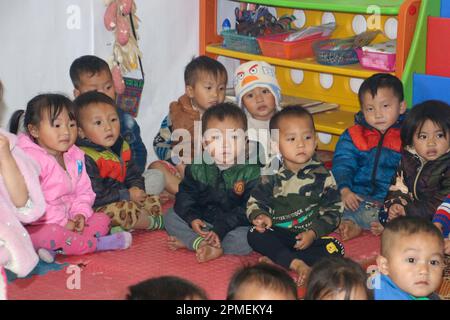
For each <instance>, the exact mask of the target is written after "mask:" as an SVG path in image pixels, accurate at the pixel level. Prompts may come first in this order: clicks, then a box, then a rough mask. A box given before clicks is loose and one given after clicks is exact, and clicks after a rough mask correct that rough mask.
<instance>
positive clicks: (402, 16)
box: [200, 0, 427, 150]
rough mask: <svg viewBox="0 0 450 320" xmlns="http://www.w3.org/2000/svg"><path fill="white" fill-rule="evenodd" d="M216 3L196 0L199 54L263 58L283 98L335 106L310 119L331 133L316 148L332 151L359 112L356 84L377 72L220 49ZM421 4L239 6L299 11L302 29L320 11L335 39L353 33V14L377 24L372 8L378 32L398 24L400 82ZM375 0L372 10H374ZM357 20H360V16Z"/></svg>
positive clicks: (366, 0)
mask: <svg viewBox="0 0 450 320" xmlns="http://www.w3.org/2000/svg"><path fill="white" fill-rule="evenodd" d="M217 1H218V0H200V53H201V54H207V55H209V56H211V57H214V58H217V57H218V56H224V57H230V58H235V59H239V60H241V61H248V60H264V61H266V62H268V63H270V64H272V65H273V66H275V67H276V73H277V78H278V81H279V83H280V86H281V88H282V92H283V94H285V95H289V96H298V97H304V98H309V99H315V100H322V101H326V102H330V103H338V104H339V105H340V108H339V109H337V110H333V111H329V112H324V113H319V114H315V115H314V120H315V124H316V128H317V130H318V131H319V132H322V133H326V134H330V135H331V139H330V141H329V142H328V143H326V144H325V143H320V145H319V147H320V148H321V149H325V150H333V149H334V147H335V144H336V142H337V140H338V138H339V135H340V134H342V133H343V132H344V130H345V129H346V128H348V127H349V126H351V125H352V124H353V119H354V114H355V113H356V112H357V111H358V110H359V103H358V98H357V94H356V93H355V91H357V87H359V86H358V84H360V83H361V82H362V81H363V80H364V79H366V78H368V77H370V76H371V75H372V74H374V73H376V72H377V71H372V70H367V69H363V68H362V67H361V66H360V65H359V64H355V65H349V66H325V65H321V64H319V63H317V62H316V61H315V59H314V58H307V59H299V60H285V59H277V58H271V57H266V56H263V55H254V54H248V53H243V52H238V51H233V50H229V49H226V48H223V47H222V46H221V43H222V40H223V39H222V37H221V36H220V35H218V33H217V7H218V4H217ZM424 1H427V0H376V1H374V0H253V1H252V0H250V1H242V2H250V3H256V4H261V5H267V6H270V7H274V8H275V9H276V11H277V15H278V16H282V15H284V14H295V12H296V11H295V10H302V14H304V16H305V17H306V21H305V24H304V26H311V25H318V24H321V23H322V18H323V16H324V14H325V13H327V14H328V15H330V14H332V15H333V17H334V20H335V21H336V24H337V29H336V31H335V32H334V33H333V37H334V38H343V37H349V36H353V35H355V32H354V31H353V29H352V21H353V19H354V17H355V15H359V16H363V17H364V20H365V21H366V22H367V21H372V22H376V21H377V20H376V18H375V17H374V16H373V15H372V14H373V13H374V12H375V11H374V10H377V11H376V12H377V13H378V14H379V20H378V22H379V23H380V27H381V29H384V26H385V24H386V23H387V21H388V20H390V22H393V21H394V24H395V22H396V23H397V26H398V27H397V65H396V72H395V74H396V75H397V76H399V77H400V78H401V76H402V72H403V70H404V67H405V64H406V61H407V57H408V52H409V49H410V47H411V42H412V40H413V37H414V29H415V26H416V21H417V18H418V15H419V11H420V5H421V3H422V2H424ZM233 2H236V6H237V5H238V4H239V3H238V2H240V1H233ZM374 2H375V3H376V5H377V7H374V6H373V4H374ZM368 9H369V11H368ZM368 12H369V13H368ZM358 18H360V19H361V17H358ZM393 18H394V19H395V20H394V19H393ZM384 40H387V38H386V36H385V35H379V36H378V37H377V38H376V39H375V42H381V41H384ZM292 70H294V71H292ZM292 72H294V73H296V72H297V73H298V72H300V74H301V77H300V78H301V80H302V81H301V83H295V82H294V81H293V78H292ZM322 77H324V78H327V79H328V80H330V79H332V84H331V86H330V87H329V86H322V85H321V79H322Z"/></svg>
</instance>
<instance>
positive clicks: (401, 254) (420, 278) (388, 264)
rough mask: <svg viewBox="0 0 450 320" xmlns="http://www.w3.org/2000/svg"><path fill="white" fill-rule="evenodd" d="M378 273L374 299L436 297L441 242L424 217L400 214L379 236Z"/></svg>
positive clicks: (442, 257)
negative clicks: (379, 274) (378, 277)
mask: <svg viewBox="0 0 450 320" xmlns="http://www.w3.org/2000/svg"><path fill="white" fill-rule="evenodd" d="M377 265H378V269H379V270H380V272H381V277H380V281H379V284H378V285H376V286H375V300H429V299H432V300H436V299H439V297H438V296H437V295H436V294H435V293H434V292H435V291H436V290H437V289H438V288H439V286H440V284H441V281H442V271H443V268H444V241H443V238H442V234H441V233H440V232H439V230H438V229H437V228H436V227H435V226H434V225H433V224H432V223H431V222H430V221H428V220H426V219H422V218H417V217H400V218H398V219H395V220H393V221H391V222H389V223H387V224H386V227H385V229H384V232H383V234H382V235H381V255H380V256H378V258H377Z"/></svg>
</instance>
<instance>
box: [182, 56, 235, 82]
mask: <svg viewBox="0 0 450 320" xmlns="http://www.w3.org/2000/svg"><path fill="white" fill-rule="evenodd" d="M200 72H206V73H209V74H211V75H214V76H215V77H216V78H218V77H220V76H222V75H223V76H225V83H226V82H227V81H228V73H227V69H225V66H224V65H223V64H222V63H220V62H219V61H217V60H216V59H213V58H210V57H208V56H199V57H197V58H194V59H192V60H191V62H189V63H188V65H187V66H186V68H185V69H184V83H185V85H187V86H192V87H193V86H194V85H195V83H196V82H197V79H198V74H199V73H200Z"/></svg>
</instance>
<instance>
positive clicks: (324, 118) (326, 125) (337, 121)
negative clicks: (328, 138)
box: [313, 109, 355, 135]
mask: <svg viewBox="0 0 450 320" xmlns="http://www.w3.org/2000/svg"><path fill="white" fill-rule="evenodd" d="M313 118H314V125H315V126H316V130H317V131H320V132H326V133H330V134H334V135H341V134H342V133H344V131H345V129H347V128H349V127H351V126H352V125H353V124H354V119H355V112H352V111H345V110H342V109H335V110H330V111H325V112H320V113H315V114H313Z"/></svg>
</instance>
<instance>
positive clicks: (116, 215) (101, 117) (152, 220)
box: [74, 91, 163, 231]
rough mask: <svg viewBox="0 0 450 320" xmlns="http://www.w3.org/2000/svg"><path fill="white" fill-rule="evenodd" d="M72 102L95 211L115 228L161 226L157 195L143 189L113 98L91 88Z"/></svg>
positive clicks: (151, 228) (142, 181) (154, 227)
mask: <svg viewBox="0 0 450 320" xmlns="http://www.w3.org/2000/svg"><path fill="white" fill-rule="evenodd" d="M74 104H75V115H76V119H77V121H78V124H79V128H78V132H79V139H78V140H77V144H78V146H79V147H80V148H81V150H83V151H84V152H85V154H86V157H85V159H86V160H85V161H86V170H87V173H88V175H89V177H90V179H91V183H92V188H93V190H94V192H95V194H96V197H95V202H94V207H95V210H96V211H99V212H104V213H106V214H107V215H108V216H109V217H110V218H111V223H112V226H113V227H120V228H118V230H120V229H124V230H132V229H150V230H156V229H162V228H163V217H162V215H161V214H162V213H161V206H160V203H159V198H158V197H157V196H151V195H148V194H147V193H146V192H145V184H144V178H143V177H142V175H141V174H140V170H139V168H138V167H137V166H136V164H135V163H134V161H133V155H132V150H131V148H130V146H129V144H128V143H127V142H126V141H125V139H123V138H122V137H121V136H120V122H119V116H118V114H117V106H116V104H115V102H114V100H112V99H111V98H110V97H108V96H107V95H105V94H103V93H101V92H96V91H90V92H87V93H84V94H82V95H80V96H78V98H76V99H75V101H74ZM114 231H115V230H114Z"/></svg>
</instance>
